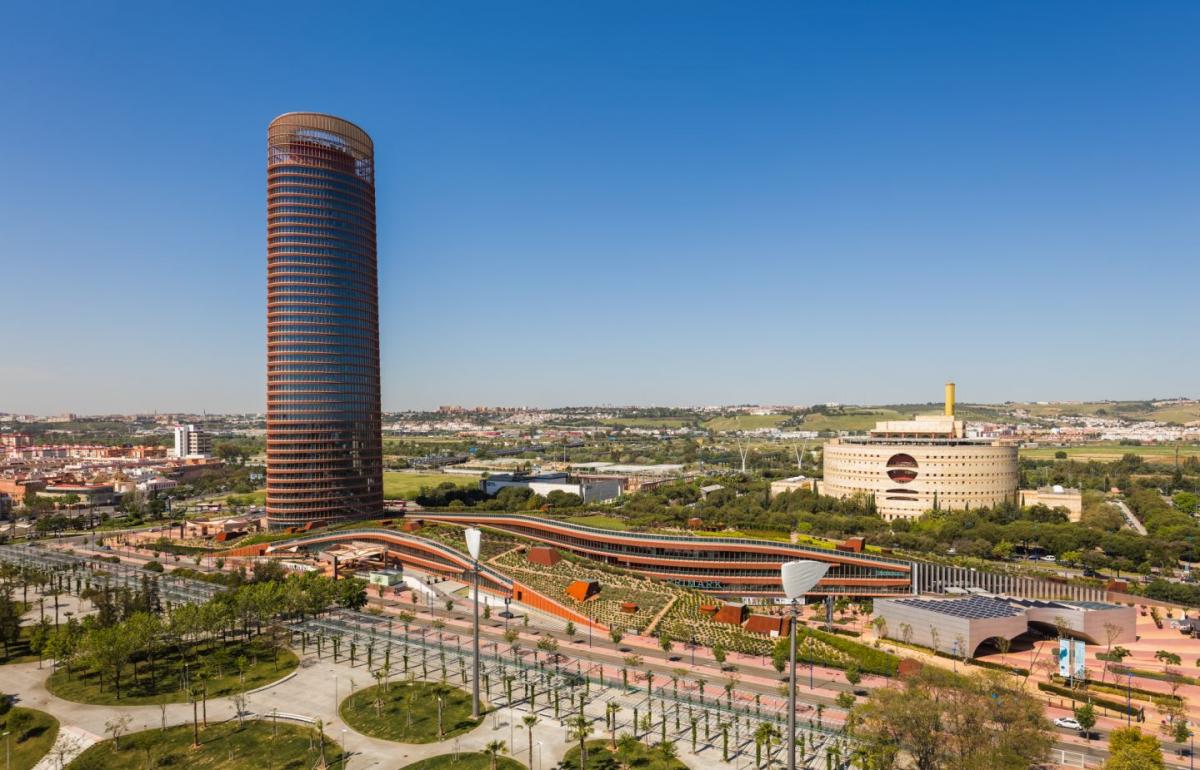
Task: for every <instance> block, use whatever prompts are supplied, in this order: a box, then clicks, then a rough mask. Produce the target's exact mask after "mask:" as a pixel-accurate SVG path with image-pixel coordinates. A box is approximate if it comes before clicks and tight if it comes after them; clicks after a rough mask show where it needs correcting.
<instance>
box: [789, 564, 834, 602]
mask: <svg viewBox="0 0 1200 770" xmlns="http://www.w3.org/2000/svg"><path fill="white" fill-rule="evenodd" d="M828 571H829V564H828V563H826V562H823V561H808V560H802V561H789V562H786V563H784V564H783V565H781V566H780V568H779V574H780V577H781V578H782V582H783V593H784V596H786V597H787V598H789V599H799V598H801V597H803V596H804V595H805V594H806V593H808V592H809V591H811V590H812V589H813V587H814V586H815V585H816V584H817V581H818V580H820V579H821V578H823V577H825V573H826V572H828Z"/></svg>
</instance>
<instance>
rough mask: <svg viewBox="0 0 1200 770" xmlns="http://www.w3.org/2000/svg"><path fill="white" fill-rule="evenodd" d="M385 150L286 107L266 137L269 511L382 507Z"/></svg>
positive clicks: (354, 131)
mask: <svg viewBox="0 0 1200 770" xmlns="http://www.w3.org/2000/svg"><path fill="white" fill-rule="evenodd" d="M380 430H381V418H380V397H379V289H378V283H377V258H376V248H375V155H374V146H373V144H372V142H371V138H370V137H369V136H368V135H367V134H366V132H364V131H363V130H362V129H360V128H359V127H358V126H355V125H354V124H352V123H349V122H347V121H345V120H341V119H339V118H335V117H332V116H329V115H321V114H317V113H288V114H286V115H282V116H280V117H278V118H276V119H275V120H274V121H272V122H271V125H270V128H269V129H268V138H267V516H268V519H269V522H270V525H271V527H273V528H281V527H291V526H303V525H305V524H307V523H309V522H314V521H315V522H326V521H330V520H334V519H341V518H365V517H371V516H378V515H380V514H381V513H382V509H383V460H382V444H381V439H380Z"/></svg>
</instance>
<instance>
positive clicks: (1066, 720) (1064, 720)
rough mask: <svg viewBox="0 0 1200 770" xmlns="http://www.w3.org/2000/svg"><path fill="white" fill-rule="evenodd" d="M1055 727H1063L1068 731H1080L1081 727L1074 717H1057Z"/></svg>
mask: <svg viewBox="0 0 1200 770" xmlns="http://www.w3.org/2000/svg"><path fill="white" fill-rule="evenodd" d="M1054 726H1055V727H1065V728H1066V729H1068V730H1082V729H1083V725H1081V724H1079V721H1078V720H1077V719H1075V717H1059V718H1058V719H1055V720H1054Z"/></svg>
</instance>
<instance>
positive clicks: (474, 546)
mask: <svg viewBox="0 0 1200 770" xmlns="http://www.w3.org/2000/svg"><path fill="white" fill-rule="evenodd" d="M465 534H466V536H467V551H468V552H469V553H470V554H471V558H472V559H475V560H478V559H479V545H480V543H481V541H482V539H483V533H482V532H480V531H479V530H477V529H475V528H474V527H471V528H470V529H468V530H467V531H466V533H465Z"/></svg>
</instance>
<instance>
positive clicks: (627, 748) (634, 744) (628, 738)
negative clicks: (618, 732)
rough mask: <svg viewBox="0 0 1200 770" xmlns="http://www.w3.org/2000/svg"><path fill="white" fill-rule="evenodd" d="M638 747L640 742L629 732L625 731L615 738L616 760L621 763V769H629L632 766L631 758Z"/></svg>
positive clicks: (634, 755) (635, 753) (635, 754)
mask: <svg viewBox="0 0 1200 770" xmlns="http://www.w3.org/2000/svg"><path fill="white" fill-rule="evenodd" d="M639 747H641V744H640V743H638V739H637V738H634V737H633V736H632V735H630V734H629V733H625V734H624V735H622V736H621V737H620V738H619V739H618V740H617V762H619V763H620V764H621V767H622V768H623V770H629V768H630V767H632V766H633V760H634V758H635V757H636V756H637V752H638V748H639Z"/></svg>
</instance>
